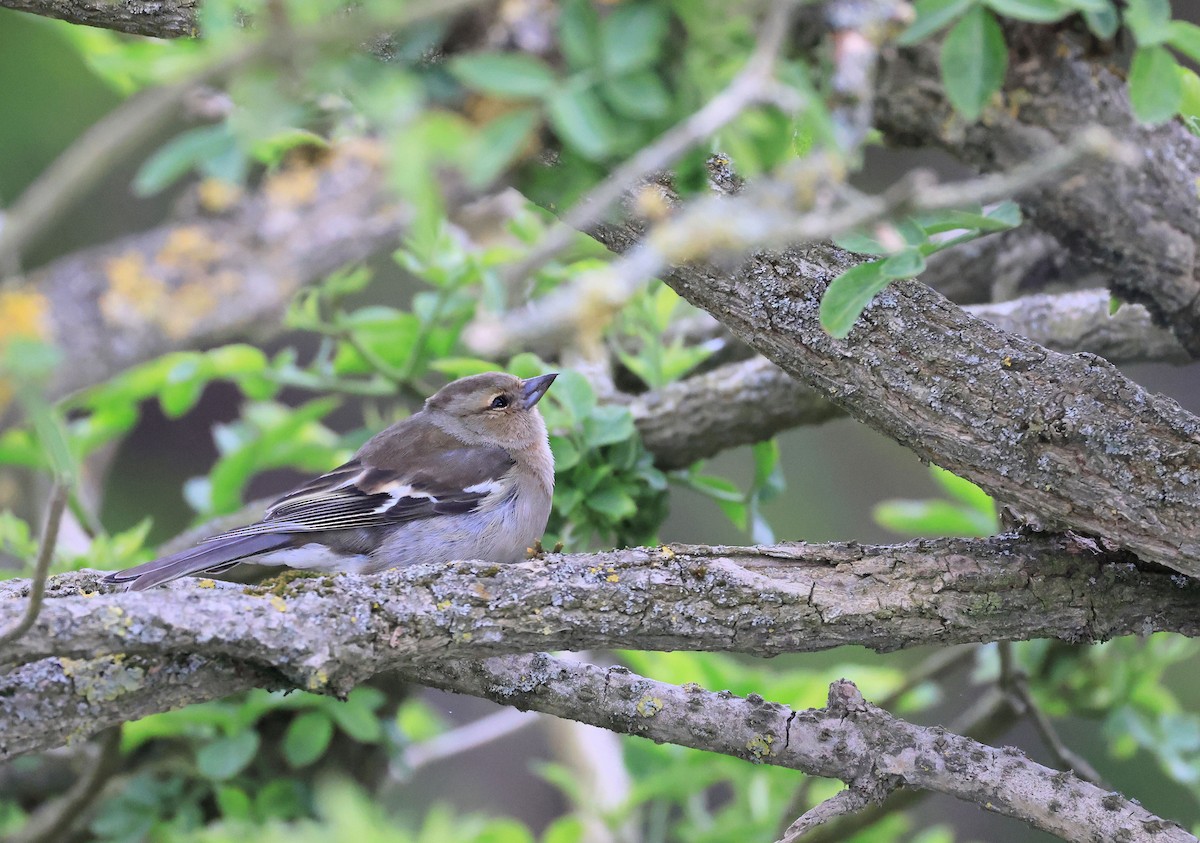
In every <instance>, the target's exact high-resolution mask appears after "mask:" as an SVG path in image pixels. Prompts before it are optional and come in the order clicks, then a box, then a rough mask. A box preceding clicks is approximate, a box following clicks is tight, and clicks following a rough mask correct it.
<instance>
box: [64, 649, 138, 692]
mask: <svg viewBox="0 0 1200 843" xmlns="http://www.w3.org/2000/svg"><path fill="white" fill-rule="evenodd" d="M124 661H125V656H124V655H121V654H118V655H115V656H107V657H105V658H100V659H69V658H65V657H60V658H59V660H58V663H59V664H60V665H61V666H62V671H63V675H64V676H67V677H68V678H70V679H71V680H72V682H73V684H74V689H75V693H76V694H78V695H79V696H81V697H83V698H84V699H86V700H87V701H88V702H90V703H96V702H106V701H108V700H115V699H117V698H119V697H122V696H124V695H125V694H129V693H132V692H134V691H136V690H138V689H139V688H141V686H142V679H143V677H144V676H145V673H146V672H145V671H144V670H142V669H141V668H140V667H126V666H125V664H124Z"/></svg>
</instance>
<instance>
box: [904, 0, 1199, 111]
mask: <svg viewBox="0 0 1200 843" xmlns="http://www.w3.org/2000/svg"><path fill="white" fill-rule="evenodd" d="M914 5H915V8H916V12H917V16H916V20H914V21H913V23H912V25H911V26H909V28H908V29H907V30H905V32H904V33H903V34H901V36H900V38H899V41H900V43H901V44H915V43H917V42H918V41H922V40H924V39H925V38H928V37H929V36H931V35H933V34H934V33H936V32H938V31H940V30H942V29H944V28H945V27H947V26H949V27H950V29H949V31H948V32H947V33H946V37H945V39H944V40H943V41H942V51H941V69H942V84H943V85H944V86H945V88H946V95H947V97H948V98H949V99H950V102H951V104H952V105H953V106H954V108H955V110H956V111H957V112H958V113H959V114H960V115H962V117H963V118H964V119H966V120H968V121H971V122H974V121H975V120H978V119H979V118H980V116H981V115H982V113H983V111H984V109H985V108H986V107H987V105H988V103H989V102H990V101H991V100H992V97H994V96H995V95H996V94H997V93H998V92H999V91H1000V87H1001V86H1002V85H1003V83H1004V74H1005V71H1006V69H1007V67H1008V47H1007V45H1006V44H1005V42H1004V33H1003V32H1002V31H1001V28H1000V24H999V22H998V21H997V19H996V15H1000V16H1003V17H1007V18H1011V19H1013V20H1018V21H1025V22H1028V23H1044V24H1050V23H1057V22H1058V21H1061V20H1063V19H1064V18H1067V17H1069V16H1071V15H1075V14H1079V15H1082V16H1083V19H1084V21H1085V22H1086V23H1087V26H1088V28H1089V29H1090V30H1091V31H1092V33H1093V34H1094V35H1095V36H1096V37H1097V38H1100V39H1104V40H1108V39H1111V38H1113V37H1114V36H1115V35H1116V33H1117V30H1118V29H1119V28H1120V27H1121V25H1122V24H1123V25H1124V26H1125V27H1126V28H1127V29H1128V30H1129V32H1130V33H1131V34H1132V35H1133V38H1134V40H1135V41H1136V43H1137V50H1136V51H1135V52H1134V54H1133V61H1132V64H1131V66H1130V68H1129V100H1130V103H1131V104H1132V106H1133V112H1134V114H1135V115H1136V116H1137V118H1138V119H1139V120H1141V121H1142V122H1143V123H1162V122H1164V121H1166V120H1170V119H1171V118H1172V117H1174V116H1176V115H1180V116H1181V117H1183V119H1184V121H1185V122H1186V123H1187V124H1188V126H1189V127H1191V128H1192V130H1193V131H1196V132H1198V133H1200V77H1197V76H1196V74H1195V72H1194V71H1192V70H1191V69H1189V68H1187V67H1183V66H1182V65H1180V64H1179V62H1178V61H1177V60H1176V58H1175V56H1174V55H1173V54H1172V52H1171V51H1172V50H1174V51H1175V52H1178V53H1180V54H1182V55H1183V56H1184V57H1186V58H1187V59H1189V60H1191V61H1193V62H1196V61H1200V27H1197V26H1196V25H1195V24H1193V23H1190V22H1188V21H1179V20H1172V19H1171V4H1170V3H1169V2H1168V0H1129V2H1127V3H1124V4H1122V5H1120V6H1119V5H1118V4H1117V3H1115V2H1113V0H917V2H916V3H915V4H914ZM1168 48H1169V49H1168Z"/></svg>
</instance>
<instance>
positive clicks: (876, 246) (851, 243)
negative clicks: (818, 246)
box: [833, 232, 892, 255]
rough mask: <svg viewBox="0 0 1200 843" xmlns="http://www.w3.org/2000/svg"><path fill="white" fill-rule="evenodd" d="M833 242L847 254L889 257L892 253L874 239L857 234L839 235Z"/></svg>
mask: <svg viewBox="0 0 1200 843" xmlns="http://www.w3.org/2000/svg"><path fill="white" fill-rule="evenodd" d="M833 242H834V244H835V245H837V246H839V247H841V248H843V249H845V250H846V251H847V252H857V253H858V254H860V255H887V254H890V253H891V251H892V250H891V249H889V248H887V247H886V246H884V245H883V244H882V243H880V242H879V241H878V240H876V239H875V238H874V237H868V236H867V235H865V234H861V233H857V232H850V233H849V234H841V235H838V236H837V237H835V238H833Z"/></svg>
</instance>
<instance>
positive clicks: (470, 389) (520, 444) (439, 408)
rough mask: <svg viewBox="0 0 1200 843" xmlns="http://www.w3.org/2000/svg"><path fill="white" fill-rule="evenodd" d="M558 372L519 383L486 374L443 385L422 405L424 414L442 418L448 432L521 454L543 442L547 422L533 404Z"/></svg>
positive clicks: (500, 374) (515, 379) (511, 377)
mask: <svg viewBox="0 0 1200 843" xmlns="http://www.w3.org/2000/svg"><path fill="white" fill-rule="evenodd" d="M556 377H558V373H557V372H551V373H550V374H547V375H539V376H538V377H536V378H526V379H524V380H522V379H521V378H518V377H516V376H514V375H509V374H505V373H504V372H487V373H485V374H482V375H471V376H470V377H466V378H459V379H458V380H456V381H452V382H451V383H448V384H446V385H445V386H443V387H442V388H441V389H439V390H438V391H437V393H436V394H434V395H433V396H432V397H431V398H429V399H428V400H427V401H426V402H425V410H426V411H427V412H429V413H434V414H437V415H439V416H441V418H442V419H443V420H444V423H445V424H446V426H447V427H448V430H449V432H451V433H454V434H455V435H458V436H459V437H460V438H462V439H465V440H466V441H470V442H477V443H482V444H490V445H499V446H501V447H503V448H508V449H510V450H519V449H521V448H525V447H529V446H531V445H534V444H537V443H538V442H545V440H546V423H545V422H544V421H543V420H542V415H541V413H539V412H538V410H537V403H538V401H540V400H541V398H542V396H543V395H545V394H546V390H547V389H549V388H550V384H551V383H553V382H554V379H555V378H556Z"/></svg>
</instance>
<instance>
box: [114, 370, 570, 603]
mask: <svg viewBox="0 0 1200 843" xmlns="http://www.w3.org/2000/svg"><path fill="white" fill-rule="evenodd" d="M557 376H558V373H557V372H555V373H551V374H546V375H540V376H538V377H536V378H528V379H526V380H521V379H520V378H517V377H514V376H513V375H508V374H504V373H501V372H490V373H487V374H482V375H472V376H470V377H466V378H460V379H459V380H456V381H453V382H452V383H449V384H447V385H446V386H444V387H442V388H441V389H440V390H438V392H437V394H435V395H434V396H433V397H431V398H429V399H428V400H426V401H425V406H424V407H423V408H422V409H421V410H420V411H419V412H417V413H414V414H413V415H411V416H409V417H408V418H407V419H404V420H403V421H399V422H397V423H396V424H393V425H392V426H391V427H389V428H387V429H386V430H384V431H382V432H381V433H378V434H376V435H375V436H373V437H371V439H369V440H368V441H367V442H366V444H364V445H363V446H362V447H361V448H359V449H358V453H357V454H355V455H354V458H353V459H351V460H350V461H349V462H347V463H346V464H345V465H342V466H340V467H338V468H335V469H334V470H333V471H331V472H329V473H328V474H322V475H321V476H320V477H317V478H315V479H313V480H311V481H309V482H308V483H305V484H304V485H303V486H300V487H299V488H297V489H294V490H293V491H291V492H289V493H287V494H286V495H284V496H283V497H281V498H280V499H279V500H277V501H275V502H274V503H273V504H271V505H270V506H269V507H268V508H267V511H266V514H265V515H264V516H263V520H262V521H259V522H258V523H256V524H250V525H248V526H245V527H240V528H238V529H236V530H229V531H228V532H225V533H221V534H219V535H216V536H213V537H211V538H208V539H205V540H204V541H203V542H201V543H200V544H198V545H197V546H196V547H193V548H190V549H188V550H184V551H181V552H179V553H175V554H172V555H170V556H164V557H163V558H162V559H156V560H154V561H153V562H147V563H145V564H143V565H138V566H137V567H134V568H129V569H127V570H124V571H117V572H115V573H112V574H109V575H108V576H106V577H105V578H104V581H105V582H109V583H117V584H124V583H127V584H128V585H129V588H130V590H132V591H143V590H145V589H147V588H152V587H154V586H156V585H159V584H161V583H165V582H169V581H170V580H173V579H176V578H178V577H184V576H188V575H189V574H197V573H201V572H205V573H210V574H217V573H221V572H223V571H227V570H229V569H230V568H232V567H234V566H235V565H237V564H238V563H240V562H243V561H252V562H254V563H255V564H261V565H286V566H288V567H292V568H310V569H315V570H320V571H329V572H341V571H353V572H356V573H367V574H370V573H375V572H377V571H382V570H384V569H385V568H394V567H400V566H404V565H412V564H415V563H417V562H446V561H449V560H452V559H482V560H484V561H487V562H517V561H519V560H521V559H523V558H524V557H525V553H526V549H527V548H528V547H529V546H530V545H532V544H533V543H534V541H535V540H537V539H539V538H541V535H542V532H543V531H544V530H545V529H546V521H547V519H548V518H549V517H550V501H551V497H552V495H553V492H554V457H553V456H552V455H551V453H550V445H549V442H548V439H547V435H546V423H545V421H544V420H543V419H542V414H541V413H540V412H539V411H538V409H537V403H538V401H539V400H541V398H542V396H543V395H545V394H546V390H547V389H549V387H550V384H551V383H553V382H554V379H555V378H556V377H557Z"/></svg>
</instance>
